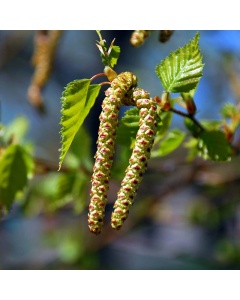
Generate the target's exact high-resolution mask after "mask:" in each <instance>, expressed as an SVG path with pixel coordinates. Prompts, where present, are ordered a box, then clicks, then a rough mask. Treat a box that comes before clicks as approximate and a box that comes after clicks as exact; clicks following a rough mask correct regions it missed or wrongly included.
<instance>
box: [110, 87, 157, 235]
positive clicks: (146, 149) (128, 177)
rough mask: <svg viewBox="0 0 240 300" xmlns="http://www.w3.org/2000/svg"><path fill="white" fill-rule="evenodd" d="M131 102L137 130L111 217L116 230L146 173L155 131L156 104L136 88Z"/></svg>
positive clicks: (120, 224)
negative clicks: (137, 111) (137, 115)
mask: <svg viewBox="0 0 240 300" xmlns="http://www.w3.org/2000/svg"><path fill="white" fill-rule="evenodd" d="M133 100H134V101H135V105H136V106H137V107H138V108H139V116H140V120H139V130H138V132H137V136H136V141H135V145H134V149H133V152H132V155H131V157H130V160H129V165H128V167H127V169H126V174H125V177H124V179H123V181H122V183H121V188H120V190H119V192H118V198H117V200H116V202H115V204H114V211H113V213H112V217H111V226H112V228H114V229H117V230H118V229H120V228H121V227H122V225H123V222H124V221H125V220H126V219H127V216H128V213H129V207H130V206H131V205H132V204H133V201H134V199H135V196H136V193H137V190H138V187H139V184H140V183H141V181H142V176H143V173H144V172H145V171H146V168H147V161H148V159H149V158H150V153H151V149H152V146H153V143H154V138H155V135H156V131H157V117H158V116H157V107H156V102H155V101H154V100H153V99H151V98H150V94H149V93H148V92H146V91H144V90H143V89H139V88H137V89H135V91H134V92H133V99H131V102H129V104H131V103H132V102H133ZM126 101H130V100H127V99H126V98H125V99H124V103H125V104H126Z"/></svg>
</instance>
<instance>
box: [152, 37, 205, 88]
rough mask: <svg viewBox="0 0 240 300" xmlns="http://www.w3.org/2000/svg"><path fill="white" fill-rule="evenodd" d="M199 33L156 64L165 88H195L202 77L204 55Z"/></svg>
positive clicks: (158, 74)
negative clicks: (199, 41) (201, 50)
mask: <svg viewBox="0 0 240 300" xmlns="http://www.w3.org/2000/svg"><path fill="white" fill-rule="evenodd" d="M199 36H200V35H199V33H197V34H196V36H195V37H194V38H193V40H191V41H190V42H189V43H188V44H186V45H185V46H184V47H182V48H179V49H178V50H177V51H175V52H171V53H170V55H169V56H168V57H167V58H165V59H164V60H163V61H161V63H160V64H158V65H157V66H156V74H157V76H158V77H159V79H160V80H161V82H162V85H163V87H164V89H165V90H166V91H168V92H171V93H182V92H185V93H186V92H189V91H191V90H193V89H194V88H195V87H196V86H197V84H198V82H199V80H200V78H201V77H202V69H203V66H204V65H203V64H202V56H201V53H200V50H199V45H198V39H199Z"/></svg>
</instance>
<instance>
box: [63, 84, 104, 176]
mask: <svg viewBox="0 0 240 300" xmlns="http://www.w3.org/2000/svg"><path fill="white" fill-rule="evenodd" d="M100 89H101V85H99V84H93V85H90V79H81V80H75V81H73V82H70V83H69V84H68V85H67V87H66V88H65V90H64V91H63V93H62V97H61V102H62V109H61V115H62V116H61V122H60V124H61V125H62V129H61V132H60V134H61V138H62V140H61V143H62V147H61V149H60V151H61V155H60V160H59V170H60V168H61V165H62V162H63V159H64V157H65V155H66V153H67V151H68V149H69V147H70V146H71V143H72V141H73V139H74V137H75V135H76V133H77V132H78V130H79V129H80V127H81V126H82V124H83V122H84V120H85V118H86V117H87V115H88V113H89V111H90V109H91V108H92V106H93V105H94V103H95V100H96V98H97V96H98V94H99V91H100Z"/></svg>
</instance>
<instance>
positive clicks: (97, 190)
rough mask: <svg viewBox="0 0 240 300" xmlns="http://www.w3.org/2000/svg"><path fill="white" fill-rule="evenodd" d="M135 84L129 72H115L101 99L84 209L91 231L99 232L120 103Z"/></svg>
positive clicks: (103, 214)
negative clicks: (90, 183)
mask: <svg viewBox="0 0 240 300" xmlns="http://www.w3.org/2000/svg"><path fill="white" fill-rule="evenodd" d="M136 84H137V78H136V76H134V75H133V74H132V73H130V72H124V73H121V74H119V75H118V76H117V77H116V78H115V79H114V80H113V81H112V82H111V87H110V88H108V89H107V90H106V92H105V96H106V97H105V98H104V100H103V102H102V112H101V114H100V116H99V120H100V124H99V130H98V140H97V151H96V154H95V156H94V157H95V164H94V167H93V175H92V178H91V182H92V187H91V192H90V196H91V199H90V204H89V213H88V226H89V229H90V231H91V232H92V233H95V234H99V233H100V232H101V229H102V226H103V219H104V216H105V206H106V201H107V191H108V188H109V179H110V172H111V166H112V162H113V154H114V146H115V140H116V130H117V126H118V114H119V109H120V105H121V102H122V100H123V99H124V97H125V95H126V93H127V92H128V91H129V90H130V89H132V88H133V87H135V86H136Z"/></svg>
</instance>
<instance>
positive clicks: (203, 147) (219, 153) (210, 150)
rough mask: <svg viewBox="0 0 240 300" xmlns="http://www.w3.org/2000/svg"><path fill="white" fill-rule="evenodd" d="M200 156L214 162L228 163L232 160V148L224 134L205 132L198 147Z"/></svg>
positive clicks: (200, 137) (215, 131) (214, 131)
mask: <svg viewBox="0 0 240 300" xmlns="http://www.w3.org/2000/svg"><path fill="white" fill-rule="evenodd" d="M197 147H198V149H199V155H200V156H201V157H203V158H204V159H210V160H213V161H227V160H229V159H230V151H231V148H230V146H229V143H228V141H227V140H226V138H225V135H224V133H223V132H221V131H218V130H212V131H203V132H201V134H200V136H199V141H198V145H197Z"/></svg>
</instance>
